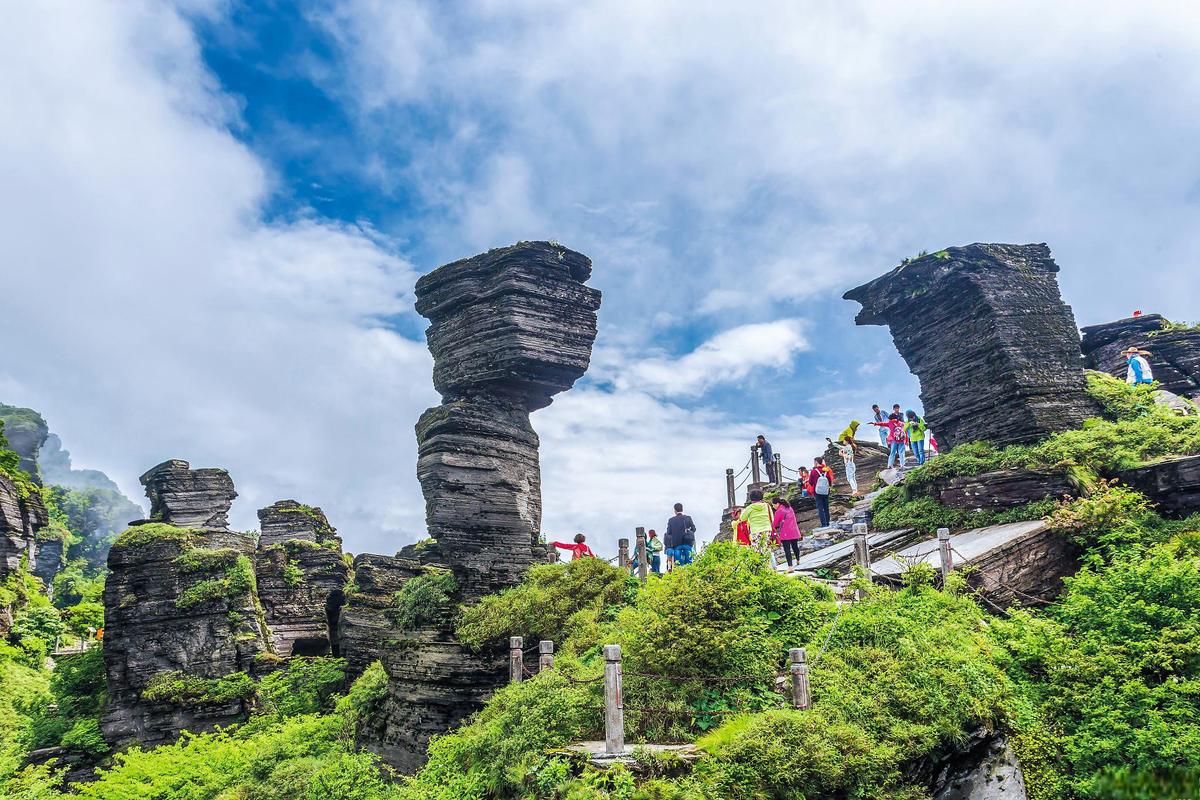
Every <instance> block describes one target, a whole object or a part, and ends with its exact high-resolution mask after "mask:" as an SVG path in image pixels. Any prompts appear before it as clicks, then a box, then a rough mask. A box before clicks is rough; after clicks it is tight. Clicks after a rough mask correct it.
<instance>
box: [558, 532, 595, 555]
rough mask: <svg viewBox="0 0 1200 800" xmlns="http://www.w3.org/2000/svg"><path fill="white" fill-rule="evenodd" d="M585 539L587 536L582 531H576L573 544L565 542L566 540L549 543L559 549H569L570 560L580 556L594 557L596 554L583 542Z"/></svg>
mask: <svg viewBox="0 0 1200 800" xmlns="http://www.w3.org/2000/svg"><path fill="white" fill-rule="evenodd" d="M586 539H587V537H586V536H584V535H583V534H582V533H577V534H575V544H567V543H566V542H551V543H550V544H552V545H554V546H555V547H557V548H558V549H559V550H570V551H571V560H572V561H578V560H579V559H581V558H595V557H596V554H595V553H593V552H592V548H590V547H588V546H587V544H585V541H586Z"/></svg>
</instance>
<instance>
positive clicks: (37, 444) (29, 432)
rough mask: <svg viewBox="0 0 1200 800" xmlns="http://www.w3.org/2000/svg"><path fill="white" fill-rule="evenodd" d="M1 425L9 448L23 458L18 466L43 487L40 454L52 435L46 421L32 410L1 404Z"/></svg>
mask: <svg viewBox="0 0 1200 800" xmlns="http://www.w3.org/2000/svg"><path fill="white" fill-rule="evenodd" d="M0 424H3V426H4V438H6V439H8V446H9V447H10V448H11V449H12V450H13V452H14V453H16V454H17V455H19V456H20V457H21V461H20V463H19V464H18V466H19V467H20V468H21V470H22V471H23V472H25V473H26V474H28V475H29V477H30V478H31V479H32V480H33V482H34V483H36V484H38V485H41V482H42V474H41V472H40V471H39V470H38V453H39V451H40V450H41V449H42V445H44V444H45V443H46V437H47V436H49V435H50V428H49V426H48V425H46V420H45V419H43V417H42V415H41V414H39V413H38V412H36V411H34V410H33V409H32V408H20V407H18V406H7V405H4V404H3V403H0Z"/></svg>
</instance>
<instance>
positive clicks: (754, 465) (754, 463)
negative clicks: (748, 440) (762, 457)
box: [750, 444, 762, 483]
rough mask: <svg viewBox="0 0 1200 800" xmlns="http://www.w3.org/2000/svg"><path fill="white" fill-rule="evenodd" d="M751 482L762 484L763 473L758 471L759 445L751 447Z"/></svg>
mask: <svg viewBox="0 0 1200 800" xmlns="http://www.w3.org/2000/svg"><path fill="white" fill-rule="evenodd" d="M750 482H751V483H762V472H760V471H759V469H758V445H756V444H752V445H750Z"/></svg>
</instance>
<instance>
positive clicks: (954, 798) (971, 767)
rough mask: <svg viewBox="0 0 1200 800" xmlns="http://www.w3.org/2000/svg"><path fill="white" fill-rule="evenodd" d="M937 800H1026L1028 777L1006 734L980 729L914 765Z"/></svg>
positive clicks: (918, 774)
mask: <svg viewBox="0 0 1200 800" xmlns="http://www.w3.org/2000/svg"><path fill="white" fill-rule="evenodd" d="M915 772H916V774H917V776H918V777H920V778H924V779H925V780H924V782H926V783H927V784H928V787H929V790H930V791H929V794H930V796H932V797H933V798H934V800H1025V798H1026V797H1027V796H1028V795H1027V794H1026V791H1025V778H1024V776H1023V775H1022V774H1021V765H1020V764H1019V763H1018V762H1017V757H1016V755H1015V754H1014V753H1013V750H1012V747H1011V746H1010V745H1009V743H1008V740H1007V739H1006V738H1005V737H1004V735H1003V734H1001V733H998V732H995V731H991V730H988V729H987V728H979V729H977V730H975V731H972V732H971V733H969V734H968V735H966V736H963V737H962V738H961V739H960V740H959V741H958V742H956V743H955V744H954V745H953V746H947V747H943V748H940V749H939V750H936V751H934V752H933V753H931V754H930V755H929V756H926V758H924V759H923V760H922V761H920V762H918V764H916V765H915Z"/></svg>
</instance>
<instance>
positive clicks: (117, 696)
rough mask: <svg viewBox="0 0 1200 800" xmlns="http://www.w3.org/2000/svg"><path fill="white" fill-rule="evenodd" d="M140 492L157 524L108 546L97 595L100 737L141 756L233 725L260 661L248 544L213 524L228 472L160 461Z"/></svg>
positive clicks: (229, 488) (264, 636)
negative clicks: (183, 737)
mask: <svg viewBox="0 0 1200 800" xmlns="http://www.w3.org/2000/svg"><path fill="white" fill-rule="evenodd" d="M142 483H143V484H144V485H145V487H146V494H147V496H148V497H149V498H150V501H151V506H152V509H153V511H152V513H153V514H154V516H156V517H157V518H158V520H159V521H153V522H142V523H139V524H137V525H134V526H131V527H130V528H129V529H128V530H126V531H125V532H124V533H122V534H121V536H119V537H118V538H117V541H116V542H114V543H113V546H112V548H111V550H110V551H109V554H108V566H109V570H110V574H109V577H108V580H107V582H106V584H105V587H104V617H105V633H104V665H105V674H106V681H107V684H108V701H107V705H106V707H105V713H104V717H103V719H102V720H101V730H102V731H103V733H104V736H105V738H106V739H108V740H109V741H110V742H111V743H113V744H114V745H116V746H124V745H127V744H132V743H138V744H141V745H143V746H147V747H151V746H154V745H157V744H162V743H164V742H169V741H172V740H174V739H175V738H176V737H177V736H178V735H179V732H180V731H183V730H190V731H202V730H210V729H212V728H213V727H214V726H215V725H227V724H229V723H231V722H234V721H237V720H238V719H241V718H242V717H243V716H244V714H245V711H246V703H247V701H248V699H249V698H250V697H251V696H252V694H253V689H254V683H253V680H252V678H251V677H250V673H251V672H252V671H253V669H254V666H255V663H256V659H258V658H259V657H260V656H261V655H262V654H267V653H269V652H270V642H269V639H268V632H267V628H266V623H265V621H264V617H263V612H262V608H261V606H260V604H259V602H258V598H257V597H256V595H255V591H254V586H255V574H254V566H253V556H254V546H255V543H254V537H253V535H252V534H245V533H238V532H235V531H230V530H228V529H227V528H226V527H225V514H226V513H227V512H228V510H229V505H230V501H231V500H232V498H233V497H234V496H235V493H234V491H233V483H232V481H231V480H230V479H229V476H228V474H227V473H226V472H225V471H224V470H191V469H190V468H189V467H188V464H187V462H185V461H168V462H165V463H164V464H162V465H159V466H158V467H156V468H155V469H153V470H150V471H149V472H147V473H146V474H145V475H144V476H143V478H142ZM186 522H192V523H193V524H192V525H187V524H185V523H186ZM195 522H201V523H205V525H196V524H195ZM270 660H273V659H270Z"/></svg>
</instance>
